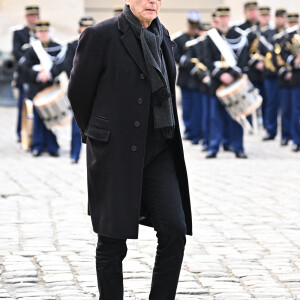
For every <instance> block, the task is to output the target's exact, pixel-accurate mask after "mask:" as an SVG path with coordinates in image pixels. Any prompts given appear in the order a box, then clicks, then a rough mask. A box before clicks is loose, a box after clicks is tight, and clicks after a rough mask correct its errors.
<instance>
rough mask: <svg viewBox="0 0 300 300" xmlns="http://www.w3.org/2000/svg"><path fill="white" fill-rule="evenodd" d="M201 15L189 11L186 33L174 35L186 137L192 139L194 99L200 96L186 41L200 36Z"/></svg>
mask: <svg viewBox="0 0 300 300" xmlns="http://www.w3.org/2000/svg"><path fill="white" fill-rule="evenodd" d="M199 24H200V15H199V13H197V12H189V14H188V28H187V31H186V32H185V33H181V34H180V35H179V36H175V37H174V36H173V40H174V42H175V43H176V45H177V48H175V49H174V57H175V61H176V63H177V64H178V66H179V70H178V79H177V85H178V86H179V87H180V89H181V96H182V100H181V101H182V117H183V122H184V126H185V131H184V138H186V139H189V140H192V138H193V137H192V136H191V112H192V108H193V101H197V99H198V97H199V93H198V86H197V81H196V80H195V79H194V78H192V77H191V74H190V70H189V67H188V65H189V63H188V60H187V57H186V51H187V49H186V47H185V44H186V42H188V41H190V40H193V39H195V38H197V37H198V36H199Z"/></svg>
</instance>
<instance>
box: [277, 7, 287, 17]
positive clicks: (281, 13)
mask: <svg viewBox="0 0 300 300" xmlns="http://www.w3.org/2000/svg"><path fill="white" fill-rule="evenodd" d="M286 13H287V11H286V9H285V8H277V9H276V11H275V16H276V17H279V16H282V17H284V16H286Z"/></svg>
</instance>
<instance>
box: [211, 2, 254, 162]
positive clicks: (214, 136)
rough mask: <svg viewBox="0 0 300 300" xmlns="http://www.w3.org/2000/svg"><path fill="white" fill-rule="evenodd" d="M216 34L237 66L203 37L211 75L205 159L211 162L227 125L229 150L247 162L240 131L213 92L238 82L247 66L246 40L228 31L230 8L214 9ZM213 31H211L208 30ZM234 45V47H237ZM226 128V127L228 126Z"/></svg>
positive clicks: (241, 131)
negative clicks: (234, 59) (232, 54)
mask: <svg viewBox="0 0 300 300" xmlns="http://www.w3.org/2000/svg"><path fill="white" fill-rule="evenodd" d="M216 21H217V24H216V26H217V28H216V29H217V31H216V32H217V34H219V35H220V36H221V37H222V38H223V39H225V41H226V46H228V51H229V52H230V53H231V50H230V49H229V48H231V49H232V50H233V51H234V52H235V55H236V56H237V64H236V66H235V67H230V66H229V64H228V62H226V60H225V57H224V55H223V52H222V51H223V50H222V46H221V45H218V42H217V41H214V40H213V38H212V37H211V36H212V35H210V31H209V32H208V36H207V45H206V50H207V51H206V53H205V57H206V65H207V67H208V69H209V70H210V73H211V89H210V92H211V95H212V97H211V99H210V102H211V103H210V104H211V105H210V109H211V111H210V117H211V122H210V141H209V148H208V153H207V156H206V158H215V157H216V156H217V153H218V151H219V146H220V143H221V142H222V137H223V128H224V126H226V124H228V125H229V126H230V133H231V146H232V148H233V151H234V153H235V155H236V157H237V158H247V155H246V154H245V153H244V147H243V128H242V126H241V125H240V124H238V123H237V122H236V121H233V120H232V119H231V118H230V117H229V115H228V113H227V112H226V110H225V108H224V106H222V104H221V102H220V101H219V99H218V98H217V97H216V90H217V89H218V88H219V87H220V86H221V85H222V84H223V85H230V84H232V83H233V82H234V81H235V80H236V79H237V78H239V77H240V76H241V75H242V74H243V72H244V71H245V70H246V68H247V62H248V46H247V45H248V44H247V36H246V35H244V34H241V30H240V29H238V28H236V27H231V28H230V27H229V22H230V8H229V7H227V6H222V7H218V8H217V9H216ZM212 30H214V29H212ZM237 45H238V46H237ZM228 125H227V126H228Z"/></svg>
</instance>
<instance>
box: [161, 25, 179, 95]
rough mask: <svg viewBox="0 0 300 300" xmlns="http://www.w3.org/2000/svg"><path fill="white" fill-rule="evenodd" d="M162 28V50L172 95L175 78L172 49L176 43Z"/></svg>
mask: <svg viewBox="0 0 300 300" xmlns="http://www.w3.org/2000/svg"><path fill="white" fill-rule="evenodd" d="M163 29H164V39H163V43H162V50H163V54H164V58H165V62H166V66H167V71H168V77H169V81H170V87H171V92H172V94H173V95H174V94H175V80H176V67H175V62H174V54H173V49H172V48H176V44H175V43H174V42H172V41H171V39H170V35H169V32H168V31H167V30H166V29H165V28H163Z"/></svg>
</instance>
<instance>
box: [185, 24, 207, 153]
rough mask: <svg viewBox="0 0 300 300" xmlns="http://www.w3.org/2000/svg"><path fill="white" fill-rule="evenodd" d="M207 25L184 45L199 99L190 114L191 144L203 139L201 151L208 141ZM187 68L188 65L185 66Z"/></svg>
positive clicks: (204, 148) (201, 25)
mask: <svg viewBox="0 0 300 300" xmlns="http://www.w3.org/2000/svg"><path fill="white" fill-rule="evenodd" d="M209 29H210V26H209V24H200V27H199V30H200V36H199V37H198V38H196V39H194V40H192V41H188V42H187V43H186V48H187V53H186V56H187V61H188V62H189V63H190V74H191V76H192V77H193V78H194V80H196V81H197V85H198V90H199V97H198V98H197V99H196V100H195V101H194V103H193V109H192V112H191V136H192V138H193V140H192V144H198V142H199V141H200V140H201V139H203V142H202V146H203V151H206V150H207V148H208V141H209V109H208V107H209V94H208V91H209V84H210V75H209V71H208V69H207V67H206V66H205V64H204V59H205V57H204V54H205V47H206V43H205V41H206V33H207V31H208V30H209ZM187 67H188V65H187Z"/></svg>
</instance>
